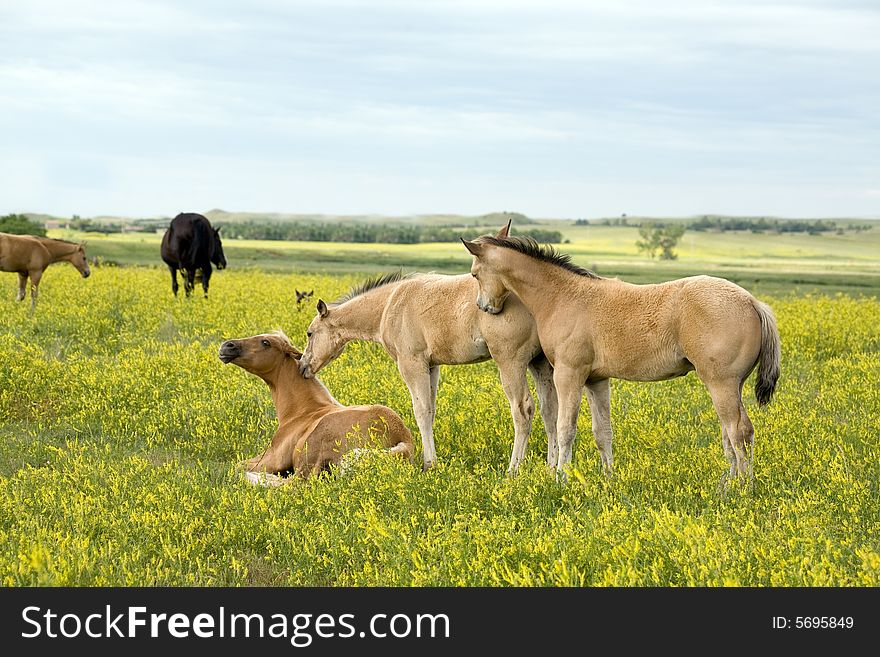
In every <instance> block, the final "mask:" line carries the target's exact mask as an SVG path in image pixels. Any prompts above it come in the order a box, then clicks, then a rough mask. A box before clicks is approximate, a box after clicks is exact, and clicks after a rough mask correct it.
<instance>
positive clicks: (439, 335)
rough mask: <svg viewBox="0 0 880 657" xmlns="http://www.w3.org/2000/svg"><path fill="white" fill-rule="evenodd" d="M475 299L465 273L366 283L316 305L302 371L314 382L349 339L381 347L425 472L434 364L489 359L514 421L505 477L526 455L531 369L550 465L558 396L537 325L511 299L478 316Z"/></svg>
mask: <svg viewBox="0 0 880 657" xmlns="http://www.w3.org/2000/svg"><path fill="white" fill-rule="evenodd" d="M504 232H505V234H506V230H505V231H504ZM476 294H477V285H476V281H474V280H473V279H472V278H471V277H470V276H469V275H467V274H465V275H460V276H445V275H441V274H419V275H416V276H409V277H403V276H399V275H391V276H388V277H384V278H381V279H376V280H374V281H368V282H367V283H366V284H364V286H362V287H361V288H360V289H358V290H355V291H353V292H352V293H350V294H349V297H350V298H347V299H345V298H344V299H343V300H342V302H339V303H335V304H330V305H329V306H328V305H327V304H325V303H324V302H323V301H319V302H318V315H317V316H316V317H315V318H314V319H313V320H312V323H311V324H310V325H309V328H308V336H309V342H308V345H307V346H306V350H305V353H304V355H303V357H302V359H301V361H300V367H301V370H302V372H303V374H304V375H305V376H312V375H313V374H315V373H317V372H318V371H320V370H321V368H322V367H324V366H325V365H327V363H329V362H331V361H332V360H333V359H334V358H336V357H337V356H339V354H341V353H342V350H343V349H344V348H345V345H346V344H348V342H350V341H352V340H370V341H373V342H378V343H379V344H381V345H382V346H383V347H384V348H385V350H386V351H387V352H388V353H389V354H390V355H391V357H392V358H393V359H394V361H395V362H396V363H397V368H398V370H399V371H400V374H401V376H402V377H403V380H404V382H405V383H406V385H407V387H408V388H409V391H410V396H411V398H412V404H413V411H414V413H415V416H416V422H417V423H418V426H419V432H420V433H421V437H422V457H423V461H424V466H425V468H429V467H431V466H432V465H433V464H434V462H435V460H436V452H435V447H434V429H433V425H434V418H435V414H436V404H437V388H438V385H439V381H440V366H441V365H463V364H468V363H477V362H480V361H484V360H487V359H489V358H493V359H494V360H495V362H496V364H497V366H498V373H499V375H500V378H501V385H502V388H503V389H504V393H505V395H506V396H507V399H508V402H509V404H510V409H511V414H512V415H513V422H514V447H513V451H512V454H511V458H510V465H509V472H510V473H511V474H513V473H515V472H516V471H517V469H518V467H519V464H520V462H521V461H522V459H523V458H524V456H525V452H526V447H527V442H528V436H529V432H530V431H531V426H532V418H533V417H534V412H535V406H534V402H533V401H532V396H531V393H530V391H529V386H528V380H527V379H526V371H527V370H529V371H531V372H532V377H533V379H534V381H535V388H536V390H537V393H538V398H539V401H540V409H541V415H542V417H543V420H544V426H545V427H546V430H547V437H548V446H549V448H548V460H549V461H551V462H552V463H553V464H555V463H556V460H557V457H556V437H555V430H556V394H555V391H554V390H553V381H552V369H551V368H550V366H549V363H548V362H547V360H546V358H544V356H543V354H542V353H541V345H540V343H539V342H538V331H537V327H536V326H535V322H534V320H533V319H532V317H531V315H529V312H528V310H527V309H526V308H525V306H524V305H523V304H522V303H520V302H519V300H518V299H516V298H515V297H511V298H510V300H509V301H508V303H507V306H506V307H505V309H504V312H503V313H501V314H500V315H497V316H494V317H493V316H489V315H486V314H484V313H481V312H479V310H478V309H477V307H476V306H475V305H474V302H473V300H474V297H475V296H476Z"/></svg>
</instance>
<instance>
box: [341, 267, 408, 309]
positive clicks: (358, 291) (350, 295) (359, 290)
mask: <svg viewBox="0 0 880 657" xmlns="http://www.w3.org/2000/svg"><path fill="white" fill-rule="evenodd" d="M411 275H412V274H404V273H403V270H400V271H395V272H392V273H390V274H379V275H378V276H376V277H374V278H368V279H367V280H365V281H364V282H363V283H361V284H360V285H357V286H355V287H353V288H351V289H350V290H349V291H348V292H346V293H345V294H343V295H342V296H341V297H339V298H338V299H337V300H336V301H334V302H333V303H335V304H340V303H345V302H346V301H351V300H352V299H354V298H355V297H359V296H360V295H362V294H364V293H365V292H369V291H370V290H375V289H376V288H377V287H382V286H383V285H390V284H391V283H399V282H400V281H402V280H405V279H407V278H409V277H410V276H411Z"/></svg>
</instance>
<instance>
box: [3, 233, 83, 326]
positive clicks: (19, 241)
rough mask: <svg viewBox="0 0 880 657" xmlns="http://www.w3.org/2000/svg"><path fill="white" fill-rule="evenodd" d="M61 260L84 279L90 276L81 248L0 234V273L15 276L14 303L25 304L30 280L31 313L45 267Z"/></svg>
mask: <svg viewBox="0 0 880 657" xmlns="http://www.w3.org/2000/svg"><path fill="white" fill-rule="evenodd" d="M62 260H66V261H67V262H69V263H70V264H72V265H73V266H74V267H76V269H77V271H79V273H80V274H82V277H83V278H88V277H89V274H91V273H92V272H91V270H90V269H89V263H88V261H87V260H86V251H85V248H84V247H83V245H82V244H77V243H75V242H68V241H67V240H55V239H50V238H48V237H34V236H32V235H9V234H7V233H0V271H9V272H13V271H14V272H16V273H18V296H17V297H16V301H22V300H24V297H25V291H26V289H27V280H28V276H30V279H31V310H33V309H34V308H36V306H37V294H38V290H39V287H40V279H41V278H42V277H43V272H44V271H46V267H48V266H49V265H51V264H52V263H53V262H61V261H62Z"/></svg>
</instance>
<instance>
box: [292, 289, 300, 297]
mask: <svg viewBox="0 0 880 657" xmlns="http://www.w3.org/2000/svg"><path fill="white" fill-rule="evenodd" d="M293 291H294V292H296V296H299V295H300V294H302V292H300V291H299V290H297V289H296V288H293Z"/></svg>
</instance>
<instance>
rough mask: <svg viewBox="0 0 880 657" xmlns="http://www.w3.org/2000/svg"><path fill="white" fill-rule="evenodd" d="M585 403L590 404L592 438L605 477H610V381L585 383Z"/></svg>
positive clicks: (611, 459)
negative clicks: (600, 459)
mask: <svg viewBox="0 0 880 657" xmlns="http://www.w3.org/2000/svg"><path fill="white" fill-rule="evenodd" d="M587 401H588V402H589V403H590V419H591V420H592V423H593V438H594V439H595V441H596V447H597V448H598V449H599V455H600V456H601V458H602V466H603V468H604V470H605V474H606V475H609V476H610V475H611V468H612V465H613V464H614V457H613V455H612V451H611V440H612V432H611V381H610V380H609V379H604V380H602V381H595V382H590V383H587Z"/></svg>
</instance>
